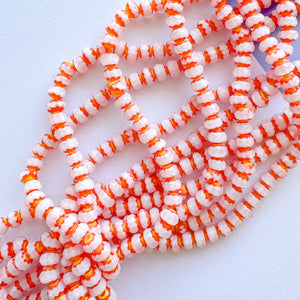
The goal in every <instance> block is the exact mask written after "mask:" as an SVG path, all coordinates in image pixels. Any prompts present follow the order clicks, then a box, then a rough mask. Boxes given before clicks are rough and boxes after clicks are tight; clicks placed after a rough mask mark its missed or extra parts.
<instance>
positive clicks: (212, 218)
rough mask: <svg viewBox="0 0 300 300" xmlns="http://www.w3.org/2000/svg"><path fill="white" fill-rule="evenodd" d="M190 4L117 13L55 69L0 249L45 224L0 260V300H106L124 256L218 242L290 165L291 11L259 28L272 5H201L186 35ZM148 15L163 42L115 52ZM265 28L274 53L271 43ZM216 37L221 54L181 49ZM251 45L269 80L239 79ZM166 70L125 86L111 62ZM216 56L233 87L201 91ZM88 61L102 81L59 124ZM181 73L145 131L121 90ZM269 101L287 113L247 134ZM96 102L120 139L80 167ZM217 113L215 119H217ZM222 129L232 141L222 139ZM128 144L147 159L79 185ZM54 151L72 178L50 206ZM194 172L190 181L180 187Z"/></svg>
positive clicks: (296, 151) (244, 75) (293, 116)
mask: <svg viewBox="0 0 300 300" xmlns="http://www.w3.org/2000/svg"><path fill="white" fill-rule="evenodd" d="M193 2H198V1H197V0H185V1H181V0H171V1H166V0H153V1H148V0H142V1H141V2H140V3H139V4H137V3H135V2H132V1H130V2H128V3H127V4H126V6H125V9H124V10H121V11H118V12H117V14H116V15H115V20H114V21H112V22H110V23H108V25H107V26H106V31H107V33H106V34H105V35H104V37H103V38H102V39H101V42H100V44H99V46H98V47H97V48H95V49H93V48H86V49H84V50H83V52H82V55H80V56H78V57H75V58H74V59H73V61H72V62H63V63H62V64H61V66H60V68H59V73H58V75H57V76H56V77H55V79H54V84H53V86H51V87H50V89H49V92H48V94H49V96H50V101H49V103H48V105H47V109H48V112H49V113H50V116H49V124H50V130H49V132H48V133H46V134H45V135H44V136H43V138H42V140H41V142H40V143H38V144H37V145H35V146H34V147H33V156H32V157H30V158H29V159H28V160H27V161H26V170H25V171H23V172H22V173H21V175H20V180H21V182H22V183H24V192H25V195H26V197H25V204H24V206H23V207H22V208H20V210H18V211H13V212H11V213H10V214H9V215H8V216H7V217H6V218H2V219H0V235H1V236H3V235H5V234H6V233H7V231H8V229H9V228H18V227H19V226H21V225H22V224H23V221H25V222H30V221H31V220H33V219H36V220H41V221H44V222H45V223H46V224H47V226H48V227H49V230H48V231H47V232H45V233H43V234H42V236H41V238H40V240H30V241H28V240H27V239H23V238H19V239H16V240H15V241H13V242H9V243H6V244H4V245H3V246H2V247H1V250H0V257H1V260H2V261H3V264H2V267H1V270H0V274H1V275H0V281H1V283H0V289H1V290H0V299H10V300H12V299H19V298H20V299H57V300H58V299H81V300H87V299H97V300H100V299H111V300H112V299H116V293H115V292H114V290H113V289H112V288H111V286H110V285H109V283H110V281H112V280H113V279H115V278H116V277H117V276H118V274H119V272H120V263H121V262H122V261H123V260H124V259H125V258H126V257H132V256H134V254H136V253H142V252H144V251H145V250H146V249H158V250H160V251H165V250H167V249H171V250H172V251H174V252H177V251H179V250H181V249H191V248H192V247H193V246H198V247H204V246H205V245H206V244H207V243H209V242H211V243H215V242H217V241H218V240H219V239H220V238H221V237H226V236H228V235H230V234H231V233H232V231H233V230H234V229H235V228H237V227H239V226H240V225H241V224H242V222H243V221H244V220H245V219H247V218H249V217H250V216H251V215H252V211H253V209H254V208H255V207H257V206H259V204H260V201H261V200H262V199H263V198H264V197H265V196H267V194H268V193H269V190H270V189H271V188H272V187H274V186H275V184H276V183H277V181H278V179H280V178H282V177H284V176H286V175H287V173H288V171H289V170H290V169H291V168H293V167H294V166H295V165H296V163H297V159H299V158H300V144H299V124H300V123H299V120H300V109H299V107H300V92H299V88H298V84H299V77H298V76H299V74H300V73H299V72H300V63H299V61H296V62H294V63H292V62H290V60H289V56H290V54H291V53H292V51H293V47H292V45H291V42H293V41H294V40H296V39H297V38H298V33H297V31H296V30H295V29H294V27H295V26H296V24H297V19H296V16H297V15H298V11H299V9H300V6H299V5H300V3H298V2H297V1H295V2H292V1H290V0H279V1H278V2H277V3H276V6H275V8H274V9H273V11H272V12H271V14H270V16H269V17H267V16H264V15H263V14H262V13H261V11H262V10H263V9H265V8H268V7H270V5H271V4H274V3H273V2H272V1H267V0H266V1H258V2H257V1H253V0H244V1H238V4H237V5H236V6H235V7H232V6H231V5H229V4H228V3H227V1H226V0H213V1H211V2H210V5H211V6H212V7H213V8H214V10H215V14H214V15H213V16H212V17H211V18H210V19H207V20H201V21H199V22H198V24H197V28H195V29H192V30H191V31H190V32H188V30H187V29H186V28H185V18H184V17H183V15H182V11H183V9H184V7H185V6H187V5H191V4H193ZM156 13H164V14H165V16H166V25H167V26H168V27H169V29H170V41H169V42H167V43H165V44H163V43H156V44H155V45H153V46H151V45H143V46H140V47H135V46H131V45H128V44H127V43H126V42H124V41H121V40H119V36H120V34H121V32H122V30H123V28H125V27H126V26H128V24H129V23H131V22H132V21H133V20H134V19H136V18H143V17H147V18H149V17H151V16H152V15H154V14H156ZM277 27H280V31H279V33H278V38H280V40H281V42H279V41H278V39H277V38H276V37H272V36H270V35H271V32H273V31H274V30H275V28H277ZM220 30H227V31H229V32H230V39H229V40H228V41H227V42H225V43H220V44H219V45H218V46H217V47H208V48H207V49H206V50H205V51H203V52H201V51H199V52H197V51H194V50H193V46H194V45H195V44H199V43H201V42H202V40H203V39H204V38H205V37H207V36H208V35H210V34H211V33H213V32H217V31H220ZM255 43H257V47H258V48H259V50H260V51H261V52H264V53H266V62H267V63H268V64H270V66H271V67H270V69H269V70H268V71H267V72H266V74H265V75H260V76H257V77H255V78H252V77H251V73H250V67H251V63H252V58H251V54H252V53H253V52H254V50H255ZM168 57H170V58H171V60H169V61H168V62H167V63H166V64H163V63H159V64H156V65H155V66H154V67H153V68H144V69H143V70H142V72H140V73H132V74H131V75H130V76H129V77H125V76H124V75H123V73H122V70H121V69H120V68H119V66H118V64H119V60H120V58H124V59H126V60H128V61H130V62H135V61H138V60H143V61H147V60H148V59H149V58H155V59H157V60H162V59H164V58H168ZM229 57H233V62H234V64H235V68H234V71H233V76H234V81H233V82H232V83H231V84H230V85H229V86H224V85H222V86H219V87H218V88H217V89H216V90H212V89H211V88H210V87H209V82H208V80H207V79H206V78H205V77H204V75H203V71H204V68H205V66H206V65H208V64H213V63H215V62H217V61H218V60H221V59H228V58H229ZM98 60H99V61H100V63H101V64H102V65H103V66H104V68H105V69H104V77H105V79H106V81H107V84H106V85H105V87H104V88H103V89H101V90H99V91H97V92H96V93H95V94H94V95H93V97H92V98H91V99H88V100H87V101H85V102H84V104H83V105H82V106H80V107H78V108H75V109H74V111H73V113H72V114H70V115H68V114H66V113H65V112H64V108H65V102H64V97H65V95H66V91H67V87H68V86H69V84H70V83H71V81H72V78H73V77H74V76H75V75H76V74H77V73H79V74H84V73H86V72H87V70H88V68H89V67H90V66H91V65H93V64H95V63H96V62H97V61H98ZM181 72H183V73H184V76H185V77H186V78H188V79H189V81H190V88H191V89H192V91H193V92H194V94H193V96H192V97H191V98H190V99H189V101H188V102H187V103H186V104H184V105H182V107H181V109H180V111H179V112H175V113H174V114H173V115H172V117H170V118H167V119H164V120H163V121H162V122H160V123H154V122H151V121H150V120H149V119H148V118H147V117H146V116H144V115H142V114H141V112H140V108H139V107H138V105H136V104H134V103H133V99H132V95H131V91H132V90H135V89H139V88H141V87H142V86H145V85H151V84H155V82H157V81H159V82H163V81H165V80H166V79H167V78H168V77H176V76H178V75H179V74H180V73H181ZM279 89H282V90H283V92H282V97H283V99H284V100H285V101H287V102H288V103H289V108H288V109H286V110H285V111H283V112H282V114H276V115H274V116H273V117H272V118H271V119H270V120H265V121H263V122H262V123H261V124H260V125H259V126H257V127H254V126H253V125H252V122H251V121H252V119H253V118H254V117H255V112H256V111H257V110H258V109H260V108H263V107H265V106H267V105H268V103H269V98H270V97H271V96H274V95H275V94H277V93H278V91H279ZM109 101H113V102H114V104H115V106H116V108H120V109H121V110H122V111H123V116H124V118H125V119H126V120H127V121H130V122H131V124H132V126H131V127H130V128H127V129H126V130H124V131H123V132H122V133H119V134H115V135H114V136H113V137H112V139H111V140H108V141H106V142H104V143H102V144H101V145H99V146H98V147H97V148H93V149H91V150H90V151H89V154H88V157H86V158H85V157H83V155H82V153H80V151H78V146H79V141H78V139H77V138H75V137H74V132H75V130H76V128H77V127H78V126H79V125H80V124H83V123H85V122H86V121H88V120H89V118H90V117H92V116H95V115H96V114H97V113H98V111H99V110H102V109H103V108H104V107H105V106H106V105H107V104H108V102H109ZM223 103H226V104H227V107H228V108H227V109H226V110H223V109H222V108H221V107H222V104H223ZM197 114H201V115H202V116H203V117H204V121H203V123H202V124H199V126H198V128H196V130H195V132H193V133H192V134H191V135H189V136H188V137H187V139H186V140H183V141H180V142H179V143H177V145H176V146H174V147H171V146H168V145H167V143H166V141H165V139H164V136H165V135H167V134H172V133H173V132H174V131H175V130H176V129H177V128H181V127H183V126H185V125H186V124H187V123H188V122H189V120H191V119H192V118H194V117H195V116H196V115H197ZM229 127H233V128H234V131H235V135H236V137H234V138H231V139H230V138H228V136H227V133H226V131H227V129H228V128H229ZM136 142H137V143H142V144H145V145H146V146H147V147H148V151H149V156H148V157H145V158H144V159H143V160H142V161H141V162H140V163H135V164H134V165H133V166H132V167H131V168H130V170H129V171H127V172H123V173H121V174H120V176H119V177H118V178H117V179H112V180H110V181H109V182H108V183H107V184H103V183H101V182H95V181H94V180H92V179H91V177H90V175H91V174H92V173H93V172H94V170H95V167H96V165H97V164H101V163H102V162H103V161H104V159H105V158H106V157H112V156H114V155H115V154H116V153H117V152H118V151H121V150H122V149H123V148H124V147H125V146H126V145H127V144H130V143H136ZM56 147H59V150H60V151H61V152H63V153H64V154H65V161H66V163H67V165H68V166H69V167H70V177H71V179H72V185H70V186H68V187H66V189H65V194H66V197H65V198H64V199H63V200H62V201H61V202H60V204H59V205H58V206H56V205H55V204H54V202H53V201H52V200H51V199H50V198H48V197H47V196H46V195H45V193H44V192H43V190H42V184H41V182H40V181H39V172H40V170H41V169H42V167H43V160H44V158H45V157H46V156H47V154H48V153H49V151H51V150H52V149H54V148H56ZM281 149H284V152H283V154H282V156H281V157H280V158H279V159H278V161H277V162H275V163H274V164H273V165H272V166H271V168H270V170H268V171H267V172H265V173H264V174H263V175H262V176H261V177H260V179H259V180H258V181H257V182H256V183H255V184H254V186H253V188H252V190H251V191H250V192H247V193H246V192H245V190H246V189H248V188H249V186H250V180H249V178H250V177H251V175H253V174H255V170H256V166H257V165H258V164H260V163H262V162H264V161H266V160H267V159H268V158H269V157H270V156H272V155H275V154H277V153H278V152H279V151H280V150H281ZM196 170H197V171H198V173H199V172H200V174H201V176H200V177H199V178H196V179H190V180H187V181H184V180H183V177H184V176H185V175H190V174H192V173H193V172H194V171H196Z"/></svg>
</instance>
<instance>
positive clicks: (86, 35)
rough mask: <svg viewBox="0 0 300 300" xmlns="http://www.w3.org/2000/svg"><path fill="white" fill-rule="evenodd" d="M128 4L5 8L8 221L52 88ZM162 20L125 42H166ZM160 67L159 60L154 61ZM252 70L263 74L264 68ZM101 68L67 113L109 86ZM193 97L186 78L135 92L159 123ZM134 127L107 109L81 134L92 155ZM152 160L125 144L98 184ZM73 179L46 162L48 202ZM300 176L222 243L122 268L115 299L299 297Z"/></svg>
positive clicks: (152, 256) (130, 33)
mask: <svg viewBox="0 0 300 300" xmlns="http://www.w3.org/2000/svg"><path fill="white" fill-rule="evenodd" d="M124 5H125V1H120V0H110V1H90V0H88V1H87V0H86V1H78V0H76V1H74V0H72V1H71V0H65V1H34V0H31V1H5V0H2V1H1V2H0V25H1V26H0V45H1V48H0V56H1V60H0V61H1V62H0V66H1V69H0V70H1V73H0V77H1V78H0V103H1V118H0V136H1V143H0V165H1V172H0V179H1V190H0V191H1V206H0V215H1V216H6V215H7V214H8V213H9V212H10V211H11V210H13V209H18V208H19V207H20V206H21V205H22V204H23V201H24V195H23V192H22V185H21V184H20V183H19V182H18V174H19V172H20V171H21V170H23V169H24V162H25V160H26V158H27V157H29V156H30V155H31V149H32V146H33V145H34V144H35V143H37V142H39V141H40V139H41V137H42V135H43V134H44V133H45V132H46V131H47V130H48V128H49V127H48V123H47V118H48V113H47V112H46V103H47V101H48V100H49V99H48V96H47V90H48V87H49V86H50V85H51V81H52V78H53V76H54V75H55V74H56V73H57V72H58V71H57V70H58V66H59V64H60V63H61V62H62V61H63V60H72V58H73V57H74V56H76V55H80V54H81V49H83V48H84V47H86V46H93V47H95V46H96V45H97V43H98V42H99V40H100V37H101V36H102V34H103V33H104V25H105V23H106V22H107V21H109V20H112V19H113V15H114V13H115V12H116V11H117V10H118V9H123V8H124ZM209 12H211V10H210V9H208V8H207V5H195V6H194V7H193V8H188V9H186V10H185V16H187V17H188V22H187V27H189V28H192V27H194V26H195V24H196V22H197V21H198V20H200V18H203V17H207V16H208V15H209ZM164 18H165V16H164V15H160V16H158V17H155V18H154V19H152V20H146V21H145V22H144V21H143V20H141V21H140V20H139V21H136V24H138V25H137V26H135V25H134V24H132V25H130V26H129V28H128V30H126V31H125V32H124V34H123V35H122V38H124V39H128V40H129V41H130V42H131V43H133V44H135V45H139V44H141V43H146V42H149V43H154V42H155V41H166V40H167V39H168V29H167V28H166V26H165V25H164ZM223 36H224V32H223V33H222V34H219V35H215V36H214V37H212V38H210V39H209V40H208V42H207V43H206V46H208V45H210V44H213V45H216V41H215V39H217V40H221V39H222V37H223ZM198 49H199V48H198ZM200 49H203V48H200ZM295 57H296V56H295ZM154 64H155V62H154V61H150V62H149V63H148V65H150V66H153V65H154ZM122 66H123V67H124V70H125V71H124V72H125V73H127V74H128V73H129V72H130V71H138V70H141V67H142V65H138V66H136V65H131V66H128V65H127V63H122ZM231 69H232V62H231V61H228V62H226V63H218V64H217V65H216V66H215V67H213V68H211V67H210V68H208V70H207V72H206V73H205V75H207V77H208V78H209V80H210V82H211V87H212V88H215V87H216V86H217V85H218V84H220V83H226V84H228V83H229V82H230V81H231V80H232V77H231ZM254 69H255V70H256V72H260V71H261V70H260V67H258V66H257V65H256V67H255V68H254ZM255 70H254V71H255ZM102 71H103V69H102V68H101V66H100V65H99V64H98V65H97V66H95V67H93V68H92V69H91V70H90V71H89V72H88V73H87V75H85V76H82V77H76V79H75V80H74V81H73V82H74V84H73V85H72V86H71V87H70V89H69V91H68V92H69V93H68V96H67V97H66V101H67V104H68V108H67V111H68V112H70V111H71V110H72V108H74V107H75V106H77V105H79V104H80V103H82V102H83V101H84V100H85V99H87V98H89V97H90V96H91V95H92V94H93V92H94V91H96V90H97V89H99V88H102V87H103V84H104V79H103V75H102ZM190 95H191V91H190V90H189V87H188V81H187V80H185V79H183V77H181V78H180V80H177V79H176V80H168V81H167V82H166V83H164V84H158V85H155V86H152V87H148V88H145V89H143V90H142V91H138V92H134V93H133V96H134V99H135V101H136V103H139V105H140V106H141V110H142V113H144V114H145V115H147V116H149V117H150V118H151V120H154V121H159V120H161V119H162V118H163V117H168V116H170V114H171V113H172V112H173V111H176V110H178V109H179V105H180V104H183V103H185V102H186V101H187V99H188V98H189V96H190ZM272 105H273V107H272V108H270V109H267V110H265V111H264V112H261V113H260V118H262V116H267V117H268V118H270V117H271V113H272V112H275V111H280V110H281V107H283V106H285V105H286V104H285V103H284V102H283V101H282V100H280V98H276V99H273V102H272ZM199 121H200V118H198V119H197V118H196V120H195V121H192V122H191V124H190V125H189V126H188V128H187V129H186V130H180V131H179V132H178V133H176V134H175V135H174V136H172V137H168V138H167V141H168V142H170V143H171V144H174V142H175V141H177V140H179V139H180V138H184V137H185V136H186V135H187V133H189V132H191V131H192V129H193V128H194V129H195V128H196V126H197V123H199ZM128 125H129V124H128V123H126V122H125V121H124V120H123V119H122V114H121V112H120V111H118V110H116V109H115V108H114V107H113V105H109V106H108V107H107V108H106V109H105V110H104V111H103V112H101V113H99V115H98V116H97V117H95V118H94V119H93V120H92V121H90V123H89V124H88V125H85V126H83V127H82V128H80V129H79V130H78V131H77V132H76V136H77V137H78V138H79V139H80V141H81V144H80V150H81V151H82V152H83V153H84V154H85V155H86V154H87V151H88V149H89V148H90V147H92V146H97V145H99V143H100V142H101V141H102V142H103V141H105V140H106V139H108V138H110V137H111V135H112V134H113V133H114V132H120V131H121V130H123V129H124V128H125V127H126V126H128ZM145 154H146V150H145V148H144V147H143V146H142V145H134V146H130V147H127V148H126V150H124V151H123V152H121V153H119V154H118V155H117V156H116V157H115V158H113V159H111V160H108V161H106V162H105V163H104V164H103V165H102V166H99V167H98V169H97V171H96V173H95V174H94V175H93V178H94V179H97V180H100V181H102V182H104V183H105V182H107V181H108V180H109V179H110V178H114V177H117V176H118V174H119V173H120V172H121V171H123V170H128V169H129V167H130V166H131V164H132V163H134V162H135V161H140V159H141V158H142V157H143V156H144V155H145ZM260 171H261V170H260ZM68 172H69V170H68V168H67V167H66V165H64V164H63V156H62V155H61V154H60V153H58V152H57V151H55V152H54V153H51V155H50V156H49V158H47V159H46V162H45V170H44V171H43V172H42V174H41V180H42V181H43V185H44V189H45V191H46V193H47V195H48V196H50V197H53V199H54V200H55V202H56V203H59V201H60V199H61V198H62V197H63V195H64V194H63V189H64V186H65V185H66V184H67V183H68V182H69V179H68ZM299 175H300V168H299V167H297V168H295V169H294V170H292V171H291V172H290V174H289V176H288V177H287V178H285V179H284V180H281V182H280V184H279V185H278V186H277V187H276V188H275V189H274V190H273V191H272V192H271V194H270V196H269V197H268V198H266V199H264V200H263V202H262V206H261V208H259V209H258V210H256V211H255V213H254V216H253V217H252V218H251V219H250V220H248V221H247V222H246V223H245V224H244V225H243V226H242V227H241V228H240V229H238V230H237V231H236V232H234V234H233V235H232V236H231V237H229V238H227V239H222V240H221V241H219V242H218V243H217V244H214V245H209V246H208V247H206V248H205V249H193V250H192V251H189V252H182V253H180V254H177V255H173V254H171V253H166V254H161V253H158V252H153V253H147V254H143V255H140V256H135V257H134V258H133V259H128V260H126V261H125V262H123V263H122V271H121V274H120V275H119V277H118V278H117V279H116V280H115V281H114V282H113V284H112V285H113V287H114V288H115V289H116V291H117V293H118V299H119V300H126V299H131V300H136V299H145V300H148V299H157V300H160V299H174V300H181V299H191V300H194V299H208V300H213V299H234V300H235V299H257V300H260V299H274V300H280V299H289V300H296V299H300V238H299V230H300V222H299V210H300V202H299V200H300V191H299V178H300V177H299ZM37 225H38V226H37ZM44 230H45V227H44V224H43V223H31V224H26V225H25V226H23V227H22V228H20V229H18V230H15V231H10V232H9V233H10V237H11V236H18V235H24V236H26V237H36V238H37V237H38V236H39V234H40V233H41V232H43V231H44ZM5 240H8V238H5Z"/></svg>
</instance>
